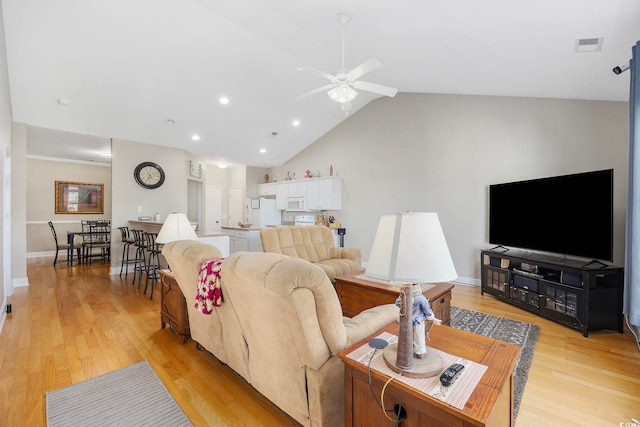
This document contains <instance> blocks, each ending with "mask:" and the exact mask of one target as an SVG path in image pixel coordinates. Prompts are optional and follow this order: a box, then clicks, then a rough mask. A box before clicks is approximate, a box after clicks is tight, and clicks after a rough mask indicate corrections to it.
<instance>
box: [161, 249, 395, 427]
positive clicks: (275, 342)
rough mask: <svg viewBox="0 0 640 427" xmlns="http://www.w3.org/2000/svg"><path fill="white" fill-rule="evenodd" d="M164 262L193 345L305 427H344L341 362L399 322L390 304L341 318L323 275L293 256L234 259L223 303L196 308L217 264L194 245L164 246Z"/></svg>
mask: <svg viewBox="0 0 640 427" xmlns="http://www.w3.org/2000/svg"><path fill="white" fill-rule="evenodd" d="M162 254H163V255H164V256H165V258H166V259H167V262H168V263H169V265H170V266H171V269H172V271H173V273H174V274H175V276H176V279H177V282H178V284H179V286H180V288H181V289H182V292H183V293H184V295H185V298H186V299H187V307H188V315H189V325H190V329H191V336H192V338H193V339H194V340H195V341H196V342H197V343H199V344H200V345H202V346H203V347H205V348H206V349H207V350H208V351H210V352H211V353H213V355H214V356H215V357H216V358H218V359H219V360H220V361H221V362H223V363H226V364H227V365H228V366H229V367H231V368H232V369H233V370H234V371H236V372H237V373H238V374H240V375H241V376H242V377H243V378H244V379H245V380H246V381H247V382H249V383H250V384H251V385H252V386H253V387H254V388H255V389H256V390H258V391H259V392H260V393H262V394H263V395H264V396H266V397H267V398H268V399H269V400H271V401H272V402H273V403H274V404H275V405H277V406H278V407H280V408H281V409H282V410H283V411H284V412H286V413H287V414H289V415H290V416H291V417H293V418H294V419H296V420H297V421H298V422H300V423H301V424H303V425H305V426H327V427H334V426H340V425H343V423H344V403H345V402H344V366H343V363H342V361H340V360H339V359H338V358H337V357H336V355H337V354H338V352H340V351H341V350H343V349H344V348H346V347H347V346H349V345H351V344H353V343H355V342H357V341H359V340H361V339H363V338H365V337H367V336H368V335H370V334H372V333H374V332H375V331H377V330H378V329H380V328H381V327H383V326H384V325H386V324H388V323H390V322H392V321H395V320H396V319H397V316H398V309H397V307H395V306H394V305H393V304H390V305H383V306H379V307H374V308H372V309H369V310H366V311H364V312H362V313H361V314H359V315H357V316H355V317H353V318H351V319H350V318H345V317H342V311H341V307H340V303H339V301H338V297H337V295H336V292H335V291H334V289H333V286H332V284H331V282H330V281H329V279H328V278H327V275H326V274H325V273H324V272H323V270H322V269H320V268H318V267H316V266H314V265H313V264H311V263H308V262H306V261H303V260H301V259H297V258H291V257H288V256H284V255H280V254H273V253H263V252H236V253H234V254H232V255H230V256H229V257H228V258H226V259H225V260H224V262H223V264H222V270H221V277H222V279H221V289H222V298H223V303H222V305H221V306H220V307H214V309H213V313H212V314H210V315H205V314H202V313H200V312H199V311H197V310H196V309H195V308H194V301H195V295H196V289H197V284H198V271H199V268H200V266H201V265H202V264H203V263H204V262H205V261H207V260H209V259H211V258H214V257H219V256H220V252H219V251H218V250H217V249H216V248H215V247H214V246H211V245H207V244H204V243H202V242H197V241H177V242H171V243H167V244H166V245H165V246H164V248H163V250H162Z"/></svg>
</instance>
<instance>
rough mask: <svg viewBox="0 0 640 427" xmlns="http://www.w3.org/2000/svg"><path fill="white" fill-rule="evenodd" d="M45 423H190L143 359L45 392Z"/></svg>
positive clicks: (85, 424)
mask: <svg viewBox="0 0 640 427" xmlns="http://www.w3.org/2000/svg"><path fill="white" fill-rule="evenodd" d="M46 411H47V426H48V427H55V426H65V427H67V426H160V425H163V426H191V425H192V424H191V422H189V419H188V418H187V417H186V415H185V414H184V412H182V409H180V407H179V406H178V404H177V403H176V401H175V400H174V399H173V397H172V396H171V394H169V391H168V390H167V389H166V388H165V386H164V384H162V381H161V380H160V378H158V375H157V374H156V373H155V371H154V370H153V368H151V366H150V365H149V363H148V362H147V361H146V360H143V361H142V362H139V363H136V364H133V365H129V366H127V367H124V368H121V369H118V370H115V371H113V372H109V373H108V374H104V375H101V376H99V377H95V378H91V379H89V380H87V381H83V382H81V383H78V384H73V385H70V386H68V387H64V388H61V389H58V390H54V391H50V392H48V393H47V394H46Z"/></svg>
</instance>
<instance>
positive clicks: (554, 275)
mask: <svg viewBox="0 0 640 427" xmlns="http://www.w3.org/2000/svg"><path fill="white" fill-rule="evenodd" d="M480 264H481V272H482V279H481V293H482V294H484V293H485V292H486V293H488V294H489V295H492V296H494V297H496V298H498V299H500V300H502V301H505V302H508V303H509V304H512V305H515V306H517V307H520V308H523V309H525V310H528V311H530V312H532V313H535V314H538V315H540V316H542V317H546V318H547V319H551V320H553V321H555V322H558V323H561V324H564V325H566V326H569V327H571V328H574V329H577V330H579V331H581V332H582V335H584V336H585V337H588V336H589V331H596V330H617V331H618V332H620V333H622V331H623V315H622V293H623V292H622V291H623V286H624V280H623V276H624V269H623V268H622V267H618V266H615V265H610V264H605V263H602V262H600V261H597V262H585V261H582V260H575V259H556V258H554V257H553V256H550V255H541V254H529V253H526V252H524V251H516V250H511V249H510V250H508V251H504V250H503V249H500V250H499V251H498V250H496V251H493V250H483V251H481V253H480Z"/></svg>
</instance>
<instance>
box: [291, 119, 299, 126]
mask: <svg viewBox="0 0 640 427" xmlns="http://www.w3.org/2000/svg"><path fill="white" fill-rule="evenodd" d="M291 124H292V125H294V126H300V120H294V121H293V123H291Z"/></svg>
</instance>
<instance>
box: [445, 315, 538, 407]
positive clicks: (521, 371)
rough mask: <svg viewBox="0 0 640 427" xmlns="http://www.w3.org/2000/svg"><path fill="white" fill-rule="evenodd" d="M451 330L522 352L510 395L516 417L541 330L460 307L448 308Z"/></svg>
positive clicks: (517, 363)
mask: <svg viewBox="0 0 640 427" xmlns="http://www.w3.org/2000/svg"><path fill="white" fill-rule="evenodd" d="M451 326H453V327H454V328H457V329H462V330H463V331H468V332H473V333H474V334H478V335H484V336H485V337H490V338H494V339H497V340H500V341H506V342H509V343H512V344H516V345H519V346H520V347H521V348H522V350H521V351H520V356H519V357H518V361H517V362H516V370H515V375H514V392H513V416H514V419H515V416H516V415H518V409H519V408H520V400H522V393H523V392H524V385H525V384H526V382H527V376H528V372H529V367H531V360H532V359H533V351H534V350H535V347H536V341H537V340H538V335H539V334H540V327H539V326H537V325H532V324H530V323H524V322H517V321H515V320H509V319H505V318H502V317H496V316H491V315H489V314H483V313H478V312H476V311H471V310H466V309H464V308H459V307H451Z"/></svg>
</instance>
